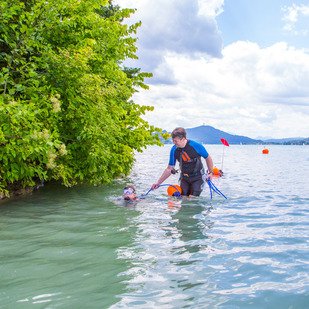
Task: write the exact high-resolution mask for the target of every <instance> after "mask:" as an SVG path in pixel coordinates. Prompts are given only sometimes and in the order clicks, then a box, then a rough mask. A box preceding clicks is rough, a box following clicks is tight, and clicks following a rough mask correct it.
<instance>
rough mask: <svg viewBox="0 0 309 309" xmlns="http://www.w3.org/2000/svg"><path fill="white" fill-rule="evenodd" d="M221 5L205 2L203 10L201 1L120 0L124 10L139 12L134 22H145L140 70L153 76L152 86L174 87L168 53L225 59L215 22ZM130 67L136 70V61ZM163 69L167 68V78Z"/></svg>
mask: <svg viewBox="0 0 309 309" xmlns="http://www.w3.org/2000/svg"><path fill="white" fill-rule="evenodd" d="M221 2H222V1H221V0H220V1H214V0H212V1H211V2H209V3H208V2H206V3H208V4H209V5H208V6H207V7H206V6H203V7H202V8H200V7H199V1H198V0H169V1H166V0H156V1H134V2H133V1H128V0H126V1H124V0H118V2H117V3H118V4H119V5H120V6H121V7H124V5H127V6H129V7H136V8H137V12H136V13H135V14H134V15H135V16H132V18H131V19H130V21H131V22H134V21H138V20H142V27H141V28H140V29H139V31H138V37H139V40H138V43H137V45H138V49H139V50H138V53H137V55H138V56H139V62H138V66H140V67H142V69H143V70H145V71H149V72H154V79H153V80H152V81H151V82H152V83H166V82H169V83H174V80H173V75H172V70H171V69H169V68H168V66H167V65H166V63H165V57H164V55H165V54H166V53H170V52H172V53H178V54H186V55H187V56H189V57H191V58H194V57H199V56H200V55H205V56H206V55H207V56H209V57H221V56H222V55H221V49H222V37H221V34H220V32H219V31H218V27H217V23H216V20H215V15H216V14H217V13H216V12H217V11H218V10H219V8H220V5H221ZM200 9H201V10H200ZM207 13H208V14H207ZM130 65H132V66H134V61H133V62H130ZM160 66H162V67H164V72H165V74H164V75H163V70H161V69H159V67H160ZM158 69H159V70H158ZM158 71H160V73H159V74H158V73H157V72H158ZM156 73H157V74H156Z"/></svg>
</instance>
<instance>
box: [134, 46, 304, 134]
mask: <svg viewBox="0 0 309 309" xmlns="http://www.w3.org/2000/svg"><path fill="white" fill-rule="evenodd" d="M165 60H166V63H167V64H168V65H169V66H170V67H171V68H173V74H174V78H175V80H177V81H178V83H177V85H173V86H167V85H165V86H162V85H152V86H151V88H150V91H148V92H147V93H141V94H140V95H137V96H136V98H135V100H136V101H137V102H138V103H141V104H142V103H144V104H150V105H153V106H155V111H154V112H153V113H151V114H149V115H147V119H148V120H149V121H150V122H151V123H154V124H155V125H157V126H160V127H163V128H165V129H168V130H172V129H173V127H175V126H180V125H181V126H184V127H194V126H197V125H202V124H203V123H206V124H209V125H212V126H214V127H216V128H219V129H221V130H224V131H227V132H230V133H234V134H240V135H246V136H250V137H256V136H258V135H272V136H274V137H289V136H299V135H304V136H306V135H308V136H309V130H308V121H309V90H308V86H307V83H308V80H309V56H308V55H307V54H306V53H304V52H303V51H300V50H295V49H294V48H291V47H288V46H287V44H285V43H278V44H275V45H273V46H270V47H268V48H265V49H261V48H260V47H259V46H258V45H257V44H254V43H251V42H237V43H234V44H232V45H229V46H227V47H226V48H225V49H224V50H223V58H222V59H212V60H211V61H210V60H207V59H203V58H199V59H190V58H189V57H185V56H182V55H178V54H170V55H168V56H166V58H165ZM283 132H284V133H283Z"/></svg>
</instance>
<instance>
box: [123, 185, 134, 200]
mask: <svg viewBox="0 0 309 309" xmlns="http://www.w3.org/2000/svg"><path fill="white" fill-rule="evenodd" d="M123 199H124V200H126V201H135V200H137V197H136V193H135V188H134V187H133V186H132V185H127V186H125V188H124V189H123Z"/></svg>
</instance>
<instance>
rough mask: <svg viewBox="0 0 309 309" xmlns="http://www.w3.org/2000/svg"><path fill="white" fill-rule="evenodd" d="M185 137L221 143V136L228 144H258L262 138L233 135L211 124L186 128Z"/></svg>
mask: <svg viewBox="0 0 309 309" xmlns="http://www.w3.org/2000/svg"><path fill="white" fill-rule="evenodd" d="M186 131H187V138H188V139H193V140H195V141H197V142H199V143H203V144H221V138H224V139H226V140H227V141H228V143H229V144H260V143H263V141H262V140H257V139H252V138H250V137H246V136H241V135H233V134H229V133H226V132H224V131H221V130H218V129H215V128H214V127H211V126H199V127H196V128H190V129H186Z"/></svg>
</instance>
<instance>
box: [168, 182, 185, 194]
mask: <svg viewBox="0 0 309 309" xmlns="http://www.w3.org/2000/svg"><path fill="white" fill-rule="evenodd" d="M176 188H177V189H176ZM177 190H178V191H177ZM179 193H180V194H182V190H181V188H180V186H178V185H171V186H168V188H167V194H168V195H170V196H180V195H179Z"/></svg>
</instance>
